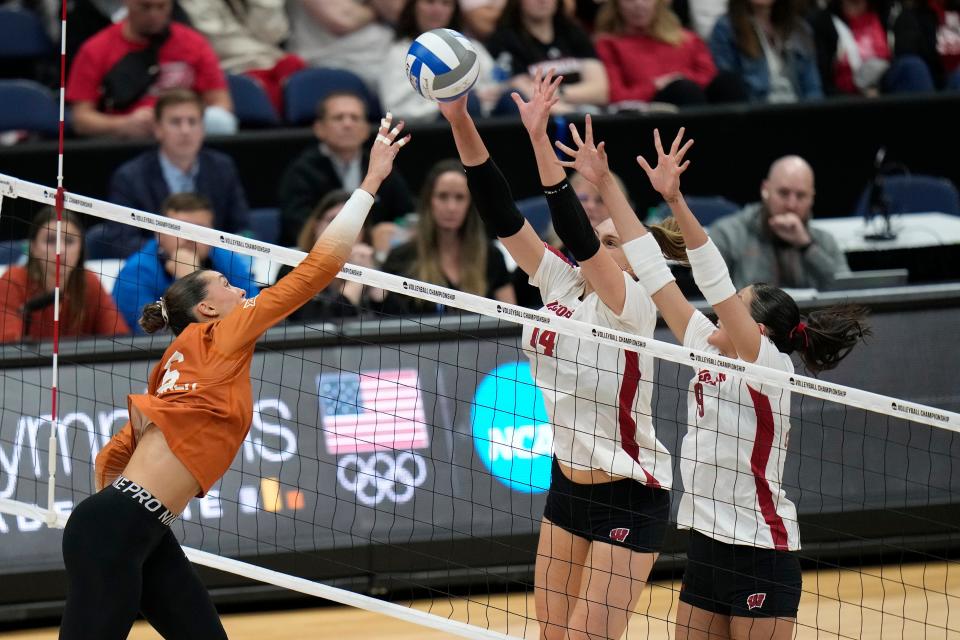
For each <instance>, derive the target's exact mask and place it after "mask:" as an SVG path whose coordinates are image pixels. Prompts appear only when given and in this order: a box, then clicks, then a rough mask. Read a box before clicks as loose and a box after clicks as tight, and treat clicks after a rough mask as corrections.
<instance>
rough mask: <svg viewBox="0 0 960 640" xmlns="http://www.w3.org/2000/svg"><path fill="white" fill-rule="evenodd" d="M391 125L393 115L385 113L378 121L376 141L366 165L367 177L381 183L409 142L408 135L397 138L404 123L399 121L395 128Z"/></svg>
mask: <svg viewBox="0 0 960 640" xmlns="http://www.w3.org/2000/svg"><path fill="white" fill-rule="evenodd" d="M392 124H393V115H392V114H390V113H387V115H386V116H385V117H383V118H382V119H381V120H380V128H379V129H378V130H377V139H376V140H374V141H373V147H372V148H371V149H370V163H369V164H368V165H367V177H368V178H371V179H374V180H378V181H380V182H383V181H384V180H385V179H386V178H387V176H389V175H390V172H391V171H393V160H394V158H396V157H397V154H398V153H400V149H402V148H403V145H405V144H407V143H408V142H410V135H409V134H408V135H406V136H404V137H402V138H399V137H398V136H399V135H400V132H401V131H403V125H404V122H403V120H401V121H400V122H398V123H397V124H396V126H394V127H391V125H392Z"/></svg>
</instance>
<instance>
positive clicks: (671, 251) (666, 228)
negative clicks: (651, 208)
mask: <svg viewBox="0 0 960 640" xmlns="http://www.w3.org/2000/svg"><path fill="white" fill-rule="evenodd" d="M647 231H649V232H650V233H651V234H653V239H654V240H656V241H657V244H658V245H660V251H662V252H663V255H664V257H666V258H668V259H670V260H676V261H677V262H682V263H684V264H689V262H688V260H687V245H686V243H685V242H684V240H683V234H682V233H680V225H679V224H678V223H677V221H676V219H675V218H674V217H673V216H670V217H669V218H664V219H663V220H661V221H660V222H658V223H657V224H652V225H650V226H649V227H647Z"/></svg>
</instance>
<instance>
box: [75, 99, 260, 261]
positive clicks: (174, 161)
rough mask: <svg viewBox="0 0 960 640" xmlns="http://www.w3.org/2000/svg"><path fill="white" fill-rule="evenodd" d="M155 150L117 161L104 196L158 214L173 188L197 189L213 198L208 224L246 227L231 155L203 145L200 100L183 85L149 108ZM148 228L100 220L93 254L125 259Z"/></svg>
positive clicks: (228, 228)
mask: <svg viewBox="0 0 960 640" xmlns="http://www.w3.org/2000/svg"><path fill="white" fill-rule="evenodd" d="M154 114H155V120H154V136H155V137H156V139H157V142H158V143H159V145H158V147H157V148H156V149H151V150H149V151H144V152H143V153H141V154H140V155H138V156H137V157H135V158H133V159H132V160H129V161H128V162H125V163H124V164H122V165H120V167H118V168H117V170H116V171H114V173H113V176H111V178H110V189H109V195H108V196H107V199H108V200H109V201H110V202H113V203H114V204H119V205H122V206H125V207H130V208H132V209H139V210H141V211H148V212H150V213H158V212H159V211H160V207H161V205H162V204H163V201H164V200H165V199H166V198H167V196H169V195H170V194H172V193H184V192H188V193H199V194H201V195H203V196H204V197H206V198H207V199H208V200H210V202H212V203H213V212H214V221H213V226H214V227H215V228H216V229H220V230H221V231H229V232H230V233H244V232H246V231H247V229H248V227H249V221H248V212H247V198H246V196H245V195H244V192H243V185H242V184H241V183H240V176H239V174H238V172H237V167H236V165H235V164H234V163H233V160H232V159H231V158H230V156H228V155H226V154H223V153H220V152H219V151H214V150H213V149H206V148H204V147H203V138H204V131H203V103H202V102H201V100H200V97H199V96H197V94H195V93H193V92H192V91H188V90H186V89H174V90H173V91H169V92H167V93H164V94H163V95H162V96H161V97H160V99H159V100H158V101H157V104H156V106H155V108H154ZM149 238H150V233H149V232H148V231H146V230H144V229H138V228H137V227H132V226H130V225H126V224H121V223H119V222H105V223H102V224H100V225H98V226H97V227H95V228H94V230H93V231H91V233H90V234H89V237H88V240H87V241H88V243H89V245H90V249H91V251H92V252H94V253H95V254H96V255H99V256H103V257H112V258H125V257H126V256H128V255H130V254H131V253H133V252H134V251H137V250H138V249H139V248H140V245H142V244H143V243H144V242H146V241H147V240H148V239H149Z"/></svg>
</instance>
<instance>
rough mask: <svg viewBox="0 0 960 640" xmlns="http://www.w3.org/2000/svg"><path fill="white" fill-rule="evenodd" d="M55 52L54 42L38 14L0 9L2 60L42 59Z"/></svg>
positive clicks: (0, 52)
mask: <svg viewBox="0 0 960 640" xmlns="http://www.w3.org/2000/svg"><path fill="white" fill-rule="evenodd" d="M53 51H54V49H53V42H51V41H50V36H48V35H47V32H46V31H45V30H44V28H43V22H41V20H40V18H39V17H38V16H37V14H35V13H34V12H32V11H29V10H27V9H18V8H8V7H3V8H0V58H7V59H9V58H42V57H44V56H48V55H52V54H53Z"/></svg>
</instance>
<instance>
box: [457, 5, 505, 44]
mask: <svg viewBox="0 0 960 640" xmlns="http://www.w3.org/2000/svg"><path fill="white" fill-rule="evenodd" d="M457 3H458V4H459V5H460V11H462V12H463V29H464V33H466V34H467V35H469V36H472V37H474V38H477V39H478V40H486V39H487V38H489V37H490V36H492V35H493V32H494V31H496V29H497V22H499V21H500V16H501V15H502V14H503V8H504V7H505V6H506V4H507V0H457Z"/></svg>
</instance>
